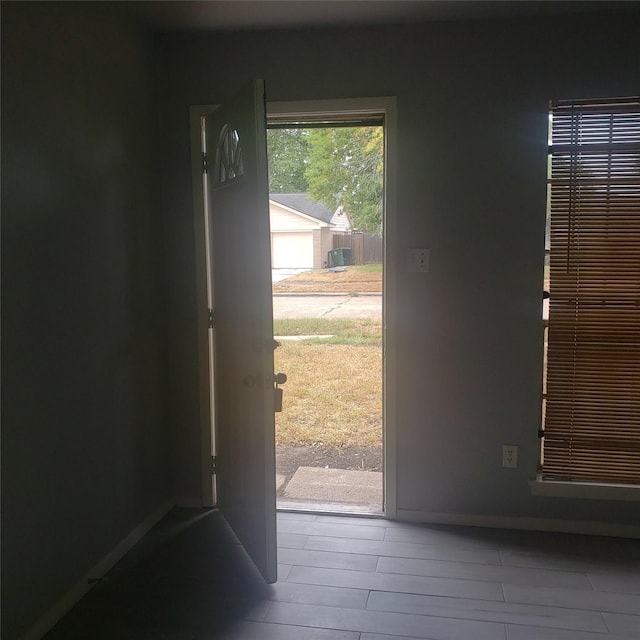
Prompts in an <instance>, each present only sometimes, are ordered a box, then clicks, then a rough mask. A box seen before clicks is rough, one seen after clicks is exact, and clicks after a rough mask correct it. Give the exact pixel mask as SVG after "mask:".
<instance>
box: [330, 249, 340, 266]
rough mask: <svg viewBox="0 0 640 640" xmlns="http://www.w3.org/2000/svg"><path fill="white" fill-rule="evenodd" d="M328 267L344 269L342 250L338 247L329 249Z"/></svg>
mask: <svg viewBox="0 0 640 640" xmlns="http://www.w3.org/2000/svg"><path fill="white" fill-rule="evenodd" d="M329 266H331V267H344V249H343V247H340V248H338V249H331V251H329Z"/></svg>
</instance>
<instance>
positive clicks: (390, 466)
mask: <svg viewBox="0 0 640 640" xmlns="http://www.w3.org/2000/svg"><path fill="white" fill-rule="evenodd" d="M363 116H364V117H366V116H382V117H383V120H384V135H385V141H384V142H385V145H384V148H385V159H384V167H385V176H384V179H385V203H384V216H385V218H384V227H383V228H384V285H383V286H384V289H383V290H384V295H383V310H382V316H383V319H382V322H383V327H384V351H383V354H384V367H383V369H384V379H383V387H384V391H383V398H384V406H383V412H384V416H383V424H384V429H383V434H384V436H383V437H384V442H383V447H384V449H383V451H384V475H383V478H384V517H385V518H389V519H395V518H396V517H397V509H398V508H397V496H396V487H397V468H396V459H397V450H396V380H397V375H396V352H397V348H396V346H397V326H398V322H397V302H396V300H397V278H398V264H399V256H398V255H397V253H398V250H397V246H398V242H397V225H396V221H397V214H396V201H397V195H396V194H397V182H396V179H397V176H396V166H397V144H398V143H397V99H396V98H395V97H380V98H346V99H335V100H308V101H307V100H304V101H294V102H268V103H267V121H269V119H270V118H274V117H277V118H278V120H279V121H286V120H290V121H291V122H295V121H296V119H299V120H300V121H303V122H304V121H307V122H308V121H309V120H310V119H313V120H317V121H322V120H323V119H325V118H326V119H327V120H330V121H334V122H335V121H340V120H348V119H355V118H358V117H363Z"/></svg>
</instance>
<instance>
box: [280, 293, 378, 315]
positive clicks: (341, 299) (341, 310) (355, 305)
mask: <svg viewBox="0 0 640 640" xmlns="http://www.w3.org/2000/svg"><path fill="white" fill-rule="evenodd" d="M273 317H274V318H275V319H277V320H280V319H281V318H370V319H372V320H376V319H379V318H381V317H382V295H380V294H371V295H368V294H360V295H357V296H354V295H349V294H345V295H332V294H309V295H307V294H302V295H301V294H276V295H274V296H273Z"/></svg>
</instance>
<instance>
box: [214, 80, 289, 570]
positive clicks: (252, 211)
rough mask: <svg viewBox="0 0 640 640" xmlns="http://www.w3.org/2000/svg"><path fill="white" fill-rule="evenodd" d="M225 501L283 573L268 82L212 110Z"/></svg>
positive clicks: (246, 535)
mask: <svg viewBox="0 0 640 640" xmlns="http://www.w3.org/2000/svg"><path fill="white" fill-rule="evenodd" d="M206 135H207V150H208V151H207V153H208V177H209V180H208V182H209V187H208V188H209V214H208V215H209V228H210V233H211V240H210V242H211V257H212V261H211V264H212V268H211V274H210V277H211V278H212V283H213V311H214V328H213V335H214V338H213V339H214V345H215V357H214V359H215V394H214V397H215V424H216V440H217V442H216V444H217V446H216V462H217V464H216V467H217V471H216V485H217V496H218V506H219V507H220V509H221V510H222V512H223V514H224V515H225V517H226V519H227V521H228V522H229V524H230V525H231V527H232V528H233V530H234V532H235V533H236V535H237V536H238V538H239V539H240V542H241V543H242V544H243V545H244V547H245V549H246V550H247V552H248V553H249V555H250V556H251V558H252V559H253V561H254V563H255V564H256V566H257V568H258V569H259V571H260V572H261V573H262V575H263V576H264V578H265V580H266V581H267V582H275V580H276V577H277V568H276V492H275V434H274V414H273V408H274V407H273V386H274V384H273V312H272V299H271V257H270V239H269V238H270V233H269V186H268V173H267V147H266V118H265V102H264V83H263V81H260V80H258V81H256V82H255V83H254V84H252V85H251V86H250V87H247V89H246V90H245V91H243V92H242V93H241V94H239V95H238V96H237V97H236V98H235V99H234V100H232V101H230V102H228V103H227V104H224V105H222V106H221V107H219V108H218V109H216V110H215V111H214V112H213V113H212V114H210V115H209V116H207V120H206Z"/></svg>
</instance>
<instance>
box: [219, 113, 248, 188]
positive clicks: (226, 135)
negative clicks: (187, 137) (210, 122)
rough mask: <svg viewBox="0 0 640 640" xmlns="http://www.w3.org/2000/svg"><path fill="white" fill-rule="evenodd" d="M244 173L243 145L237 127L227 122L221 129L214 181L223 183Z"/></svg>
mask: <svg viewBox="0 0 640 640" xmlns="http://www.w3.org/2000/svg"><path fill="white" fill-rule="evenodd" d="M243 173H244V168H243V166H242V147H241V146H240V135H239V134H238V131H237V129H232V128H231V127H230V126H229V125H228V124H225V125H223V126H222V128H221V129H220V135H219V136H218V144H217V146H216V161H215V165H214V173H213V183H214V185H223V184H225V183H227V182H230V181H231V180H235V179H236V178H239V177H240V176H241V175H242V174H243Z"/></svg>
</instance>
